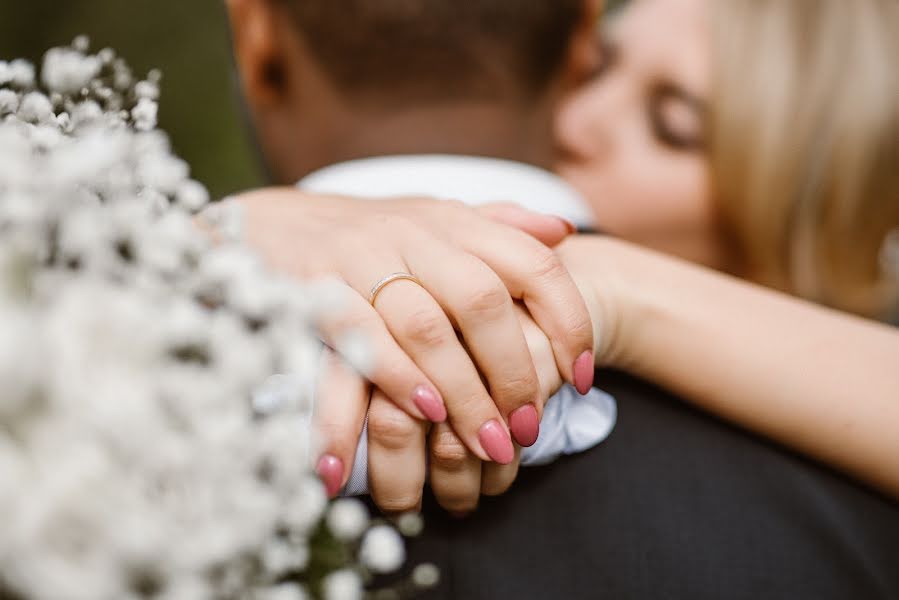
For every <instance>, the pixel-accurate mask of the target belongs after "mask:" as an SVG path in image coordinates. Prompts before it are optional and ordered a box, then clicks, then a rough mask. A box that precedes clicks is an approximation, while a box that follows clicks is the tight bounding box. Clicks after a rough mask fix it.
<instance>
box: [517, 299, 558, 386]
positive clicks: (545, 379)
mask: <svg viewBox="0 0 899 600" xmlns="http://www.w3.org/2000/svg"><path fill="white" fill-rule="evenodd" d="M515 313H516V314H517V315H518V320H519V322H520V323H521V330H522V331H523V332H524V339H525V340H526V341H527V344H528V350H529V351H530V353H531V359H532V360H533V361H534V369H536V371H537V380H538V381H539V382H540V397H541V398H542V399H543V402H544V404H546V401H547V400H548V399H549V397H550V396H552V395H553V394H555V393H556V392H557V391H558V390H559V388H560V387H562V384H563V383H564V382H563V381H562V376H561V375H560V374H559V369H558V367H556V359H555V357H554V356H553V349H552V344H550V341H549V338H547V337H546V333H544V332H543V330H542V329H540V326H539V325H537V323H536V322H534V319H533V318H532V317H531V315H530V313H529V312H528V311H527V309H526V308H525V307H524V304H522V303H521V302H516V303H515Z"/></svg>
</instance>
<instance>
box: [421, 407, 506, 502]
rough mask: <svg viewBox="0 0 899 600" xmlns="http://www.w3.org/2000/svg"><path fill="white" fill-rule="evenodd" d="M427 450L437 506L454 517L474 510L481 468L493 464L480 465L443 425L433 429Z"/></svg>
mask: <svg viewBox="0 0 899 600" xmlns="http://www.w3.org/2000/svg"><path fill="white" fill-rule="evenodd" d="M428 447H429V448H428V449H429V453H428V454H429V457H430V466H429V471H430V477H431V479H430V482H431V490H432V491H433V492H434V496H435V498H436V499H437V503H438V504H440V506H442V507H443V508H444V509H446V510H447V511H448V512H450V513H453V514H456V515H462V514H467V513H470V512H471V511H473V510H474V509H475V508H477V506H478V499H479V498H480V495H481V465H482V464H483V465H493V464H495V463H482V461H481V460H480V459H479V458H478V457H477V456H475V455H474V454H472V453H471V452H469V451H468V449H467V448H466V447H465V444H464V443H462V440H461V439H459V437H458V436H457V435H456V434H455V432H454V431H453V429H452V428H451V427H450V426H449V425H448V424H446V423H440V424H438V425H435V426H434V427H433V429H432V430H431V434H430V436H429V438H428ZM496 466H499V465H496Z"/></svg>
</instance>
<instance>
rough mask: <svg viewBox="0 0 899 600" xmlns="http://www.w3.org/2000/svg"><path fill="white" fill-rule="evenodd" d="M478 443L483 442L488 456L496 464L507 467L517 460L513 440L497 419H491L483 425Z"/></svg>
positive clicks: (479, 432) (482, 444) (479, 431)
mask: <svg viewBox="0 0 899 600" xmlns="http://www.w3.org/2000/svg"><path fill="white" fill-rule="evenodd" d="M478 441H480V442H481V446H482V447H483V448H484V450H485V451H486V452H487V456H489V457H490V459H491V460H492V461H494V462H497V463H499V464H501V465H507V464H509V463H510V462H512V460H514V458H515V448H513V447H512V440H511V439H510V438H509V434H507V433H506V430H505V429H503V426H502V425H500V424H499V421H497V420H496V419H491V420H489V421H487V422H486V423H484V424H483V425H481V428H480V429H479V430H478Z"/></svg>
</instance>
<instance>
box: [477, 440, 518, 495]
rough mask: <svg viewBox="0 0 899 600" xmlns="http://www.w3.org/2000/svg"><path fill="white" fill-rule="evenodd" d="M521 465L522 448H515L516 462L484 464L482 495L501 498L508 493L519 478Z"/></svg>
mask: <svg viewBox="0 0 899 600" xmlns="http://www.w3.org/2000/svg"><path fill="white" fill-rule="evenodd" d="M520 463H521V448H519V447H517V446H516V448H515V460H513V461H512V462H511V463H509V464H507V465H498V464H496V463H484V465H483V469H482V470H481V489H480V490H479V491H480V493H481V494H483V495H485V496H499V495H500V494H504V493H506V492H507V491H508V490H509V488H510V487H512V484H513V483H514V482H515V478H516V477H518V467H519V465H520Z"/></svg>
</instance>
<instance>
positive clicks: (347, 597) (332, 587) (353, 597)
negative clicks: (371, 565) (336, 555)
mask: <svg viewBox="0 0 899 600" xmlns="http://www.w3.org/2000/svg"><path fill="white" fill-rule="evenodd" d="M322 589H323V591H324V596H325V600H361V598H362V578H361V577H359V574H358V573H356V572H355V571H351V570H349V569H341V570H340V571H335V572H333V573H331V574H330V575H328V576H327V577H325V580H324V582H323V583H322Z"/></svg>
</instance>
